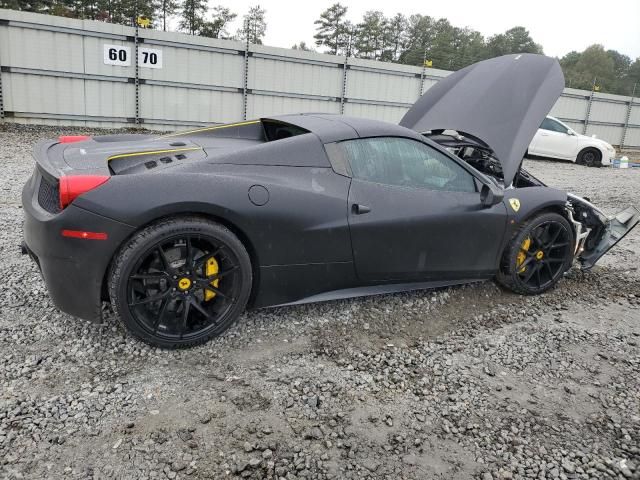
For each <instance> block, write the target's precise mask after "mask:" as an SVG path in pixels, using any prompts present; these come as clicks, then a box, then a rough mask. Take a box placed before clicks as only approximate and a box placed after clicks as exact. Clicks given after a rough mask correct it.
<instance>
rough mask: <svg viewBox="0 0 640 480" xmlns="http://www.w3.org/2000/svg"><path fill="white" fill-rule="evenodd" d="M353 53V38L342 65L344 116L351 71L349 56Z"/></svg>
mask: <svg viewBox="0 0 640 480" xmlns="http://www.w3.org/2000/svg"><path fill="white" fill-rule="evenodd" d="M350 53H351V37H349V43H348V44H347V51H346V55H345V56H344V63H343V64H342V92H341V93H340V115H343V114H344V104H345V103H346V102H347V70H348V69H349V54H350Z"/></svg>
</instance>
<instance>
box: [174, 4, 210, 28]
mask: <svg viewBox="0 0 640 480" xmlns="http://www.w3.org/2000/svg"><path fill="white" fill-rule="evenodd" d="M206 11H207V2H206V0H184V3H183V4H182V18H181V19H180V24H179V26H180V29H181V30H183V31H185V32H187V33H189V34H191V35H195V34H197V33H199V32H200V29H201V28H202V26H203V24H204V14H205V12H206Z"/></svg>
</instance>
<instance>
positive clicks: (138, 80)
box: [133, 2, 140, 125]
mask: <svg viewBox="0 0 640 480" xmlns="http://www.w3.org/2000/svg"><path fill="white" fill-rule="evenodd" d="M135 15H136V16H135V18H134V20H133V21H134V23H135V29H136V30H135V35H134V37H133V43H134V45H135V49H134V50H135V53H134V58H135V67H136V77H135V87H136V117H135V120H134V121H135V124H136V125H140V65H138V33H139V32H138V29H139V26H138V3H137V2H136V14H135Z"/></svg>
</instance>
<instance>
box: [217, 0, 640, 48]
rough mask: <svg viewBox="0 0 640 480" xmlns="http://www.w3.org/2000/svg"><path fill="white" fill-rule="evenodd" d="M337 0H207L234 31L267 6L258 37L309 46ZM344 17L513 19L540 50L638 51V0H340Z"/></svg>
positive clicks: (492, 23)
mask: <svg viewBox="0 0 640 480" xmlns="http://www.w3.org/2000/svg"><path fill="white" fill-rule="evenodd" d="M336 1H337V0H314V1H309V0H307V1H305V0H297V1H290V0H209V6H210V7H213V6H215V5H218V4H221V5H224V6H226V7H228V8H230V9H231V11H232V12H234V13H237V14H238V17H237V18H236V20H235V21H234V24H233V25H232V28H231V29H230V31H231V33H235V32H236V30H237V29H238V28H239V27H240V25H241V23H242V20H241V18H242V15H244V14H245V13H246V12H247V10H248V9H249V7H250V6H253V5H256V4H259V5H260V6H261V7H262V8H264V9H265V10H266V11H267V14H266V20H267V32H266V36H265V38H264V41H263V43H264V44H265V45H268V46H272V47H287V48H288V47H291V46H292V45H293V44H294V43H298V42H300V41H304V42H306V43H307V45H312V46H314V47H315V44H314V40H313V34H314V33H315V25H314V24H313V22H314V20H316V19H317V18H318V17H319V16H320V13H321V12H322V11H323V10H325V9H327V8H328V7H329V6H331V5H332V4H333V3H335V2H336ZM341 3H342V4H343V5H345V6H347V7H348V12H347V17H348V18H349V19H350V20H351V21H353V22H358V21H359V20H360V19H361V18H362V14H363V13H364V12H366V11H368V10H381V11H382V12H383V13H384V14H385V15H386V16H393V15H395V14H396V13H398V12H400V13H403V14H404V15H406V16H409V15H411V14H414V13H420V14H422V15H429V16H432V17H436V18H442V17H444V18H447V19H448V20H449V21H450V22H451V24H452V25H454V26H457V27H470V28H472V29H474V30H478V31H479V32H480V33H482V34H483V35H484V36H485V37H487V36H491V35H494V34H496V33H502V32H504V31H505V30H507V29H509V28H511V27H514V26H516V25H522V26H524V27H525V28H527V29H528V30H529V32H530V33H531V36H532V38H533V39H534V40H535V41H536V42H537V43H539V44H541V45H542V47H543V49H544V52H545V54H547V55H549V56H554V57H556V56H557V57H562V56H563V55H564V54H566V53H568V52H570V51H572V50H577V51H582V50H584V49H585V48H586V47H588V46H589V45H592V44H594V43H600V44H602V45H604V47H605V48H606V49H614V50H618V51H619V52H621V53H623V54H625V55H628V56H629V57H631V58H632V59H635V58H637V57H640V0H606V1H597V2H596V1H593V0H583V1H575V0H528V1H523V0H450V1H447V0H439V1H428V0H422V1H416V0H394V1H389V0H366V1H362V0H341Z"/></svg>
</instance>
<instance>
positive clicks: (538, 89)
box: [400, 53, 564, 187]
mask: <svg viewBox="0 0 640 480" xmlns="http://www.w3.org/2000/svg"><path fill="white" fill-rule="evenodd" d="M563 88H564V75H563V74H562V70H561V69H560V64H559V63H558V61H557V60H556V59H554V58H550V57H545V56H544V55H535V54H530V53H522V54H515V55H505V56H503V57H497V58H492V59H490V60H484V61H482V62H478V63H474V64H473V65H469V66H468V67H466V68H463V69H462V70H458V71H457V72H454V73H452V74H451V75H449V76H447V77H445V78H443V79H442V80H440V81H439V82H438V83H436V84H435V85H434V86H433V87H431V88H430V89H429V90H427V91H426V93H425V94H424V95H422V97H421V98H420V99H418V101H417V102H416V103H415V104H414V105H413V106H412V107H411V108H410V109H409V111H408V112H407V113H406V114H405V116H404V117H402V120H400V125H402V126H403V127H407V128H411V129H413V130H416V131H417V132H420V133H424V132H427V131H432V130H456V131H458V132H460V133H462V134H465V133H466V134H469V135H473V136H474V137H476V138H478V139H480V140H482V141H483V142H485V143H486V144H487V146H488V147H489V148H490V149H491V150H493V153H494V154H495V156H496V158H497V159H498V160H499V161H500V163H501V165H502V170H503V173H504V185H505V187H508V186H509V185H511V184H512V183H513V179H514V177H515V175H516V174H517V172H518V170H519V168H520V164H521V163H522V158H523V157H524V154H525V152H526V151H527V148H528V147H529V144H530V143H531V140H532V139H533V136H534V135H535V133H536V131H537V130H538V127H539V126H540V123H542V120H544V118H545V116H546V115H547V114H548V113H549V111H550V110H551V107H553V105H554V103H555V102H556V100H557V99H558V97H559V96H560V94H561V93H562V90H563Z"/></svg>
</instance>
